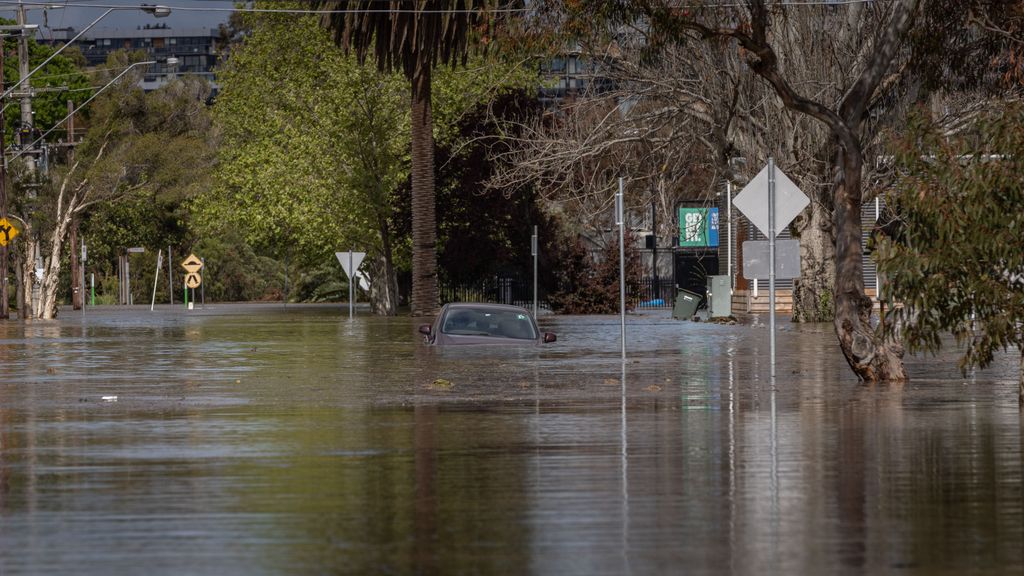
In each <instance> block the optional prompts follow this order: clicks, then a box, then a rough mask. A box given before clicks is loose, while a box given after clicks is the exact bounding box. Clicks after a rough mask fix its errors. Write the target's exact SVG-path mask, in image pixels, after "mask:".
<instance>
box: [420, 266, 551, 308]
mask: <svg viewBox="0 0 1024 576" xmlns="http://www.w3.org/2000/svg"><path fill="white" fill-rule="evenodd" d="M439 288H440V292H441V303H442V304H447V303H448V302H491V303H495V304H513V305H515V306H523V307H524V308H529V307H531V306H533V278H532V277H525V276H523V275H521V274H514V273H511V274H498V275H495V276H491V277H489V278H485V279H482V280H479V281H477V282H463V283H455V282H449V281H445V280H441V282H440V286H439ZM537 300H538V302H537V305H538V306H540V307H542V308H546V307H548V304H547V294H545V293H544V290H543V288H542V287H540V286H538V287H537Z"/></svg>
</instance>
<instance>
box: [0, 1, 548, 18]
mask: <svg viewBox="0 0 1024 576" xmlns="http://www.w3.org/2000/svg"><path fill="white" fill-rule="evenodd" d="M371 1H382V2H386V1H390V0H371ZM17 5H18V2H17V0H0V6H12V7H16V6H17ZM65 6H66V7H73V8H131V6H128V5H125V4H91V3H90V4H78V3H75V4H65ZM162 6H165V7H167V8H170V9H171V12H176V11H178V12H245V13H255V14H306V15H322V14H475V13H478V12H481V11H482V10H466V9H458V10H415V9H399V10H393V9H379V10H378V9H362V10H350V9H340V10H314V9H309V10H303V9H298V8H201V7H198V6H169V5H166V4H164V5H162ZM532 10H533V9H532V8H495V9H493V10H486V12H487V13H489V14H495V13H516V12H530V11H532Z"/></svg>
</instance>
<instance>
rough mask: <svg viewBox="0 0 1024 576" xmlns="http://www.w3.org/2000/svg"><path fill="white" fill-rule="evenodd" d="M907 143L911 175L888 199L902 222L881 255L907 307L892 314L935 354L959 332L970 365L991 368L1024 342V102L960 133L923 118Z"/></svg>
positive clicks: (904, 162) (905, 333) (895, 295)
mask: <svg viewBox="0 0 1024 576" xmlns="http://www.w3.org/2000/svg"><path fill="white" fill-rule="evenodd" d="M897 147H898V151H897V169H898V171H899V173H900V174H903V175H904V176H903V178H902V179H901V181H900V183H899V185H898V187H897V188H896V189H895V190H893V191H892V193H891V197H890V198H889V199H888V203H889V204H890V206H895V207H896V209H897V211H898V214H899V216H900V217H901V218H902V222H901V226H899V227H896V229H895V230H894V231H891V234H890V235H889V236H886V237H883V238H881V239H879V240H878V242H877V250H876V252H875V258H876V259H877V261H878V264H879V269H880V271H881V272H882V273H883V274H884V277H885V281H886V285H887V287H888V292H889V297H890V298H891V299H892V300H893V301H895V302H896V303H897V304H902V307H901V308H897V309H896V310H894V311H893V312H892V313H891V314H890V316H891V317H892V318H893V319H894V320H896V321H897V322H898V326H899V328H898V329H899V330H900V332H901V334H902V337H903V338H904V339H905V341H906V342H907V344H909V345H910V347H911V348H912V349H915V350H928V351H935V350H937V349H938V348H939V346H940V343H941V341H940V335H941V334H942V333H943V332H951V333H952V334H953V335H954V336H955V337H956V339H957V341H958V342H959V343H960V344H962V345H963V346H964V350H965V352H964V356H963V358H962V360H961V367H962V368H964V369H966V368H967V367H969V366H980V367H984V366H986V365H988V364H989V363H990V362H991V361H992V358H993V353H994V352H995V351H996V350H999V349H1006V348H1008V347H1011V346H1014V347H1018V348H1020V347H1022V346H1024V336H1022V333H1021V329H1020V325H1021V322H1022V321H1024V108H1022V107H1021V106H1019V105H1014V106H1011V107H1009V108H1007V109H1006V110H1005V112H1004V113H1001V114H1000V113H994V114H991V115H989V116H988V117H987V118H985V119H983V120H982V121H981V122H980V123H979V124H978V125H977V127H976V128H975V129H974V130H972V131H970V132H969V133H965V134H961V135H958V136H954V137H947V136H946V135H944V134H943V133H942V132H941V131H940V130H939V129H938V128H937V127H936V126H934V125H933V124H931V123H930V122H928V121H927V120H925V119H924V118H923V117H921V116H918V117H915V118H913V119H912V120H911V123H910V127H909V132H908V135H907V136H905V137H904V138H902V139H901V140H900V141H898V142H897ZM888 325H889V328H890V329H892V328H893V322H889V323H888Z"/></svg>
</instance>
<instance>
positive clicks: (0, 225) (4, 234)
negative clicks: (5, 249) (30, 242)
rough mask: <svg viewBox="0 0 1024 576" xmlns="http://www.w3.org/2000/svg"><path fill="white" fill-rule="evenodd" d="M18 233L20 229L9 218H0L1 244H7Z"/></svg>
mask: <svg viewBox="0 0 1024 576" xmlns="http://www.w3.org/2000/svg"><path fill="white" fill-rule="evenodd" d="M17 235H18V229H17V228H15V227H14V224H11V223H10V222H8V221H7V218H0V246H7V244H9V243H10V241H11V240H14V237H15V236H17Z"/></svg>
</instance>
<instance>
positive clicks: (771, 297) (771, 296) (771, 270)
mask: <svg viewBox="0 0 1024 576" xmlns="http://www.w3.org/2000/svg"><path fill="white" fill-rule="evenodd" d="M768 333H769V336H768V342H769V344H768V348H769V351H770V353H771V357H772V358H771V383H772V388H775V159H774V158H768Z"/></svg>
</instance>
